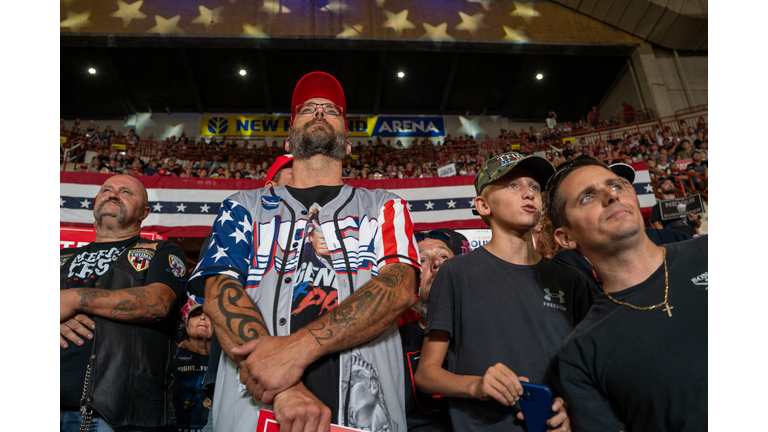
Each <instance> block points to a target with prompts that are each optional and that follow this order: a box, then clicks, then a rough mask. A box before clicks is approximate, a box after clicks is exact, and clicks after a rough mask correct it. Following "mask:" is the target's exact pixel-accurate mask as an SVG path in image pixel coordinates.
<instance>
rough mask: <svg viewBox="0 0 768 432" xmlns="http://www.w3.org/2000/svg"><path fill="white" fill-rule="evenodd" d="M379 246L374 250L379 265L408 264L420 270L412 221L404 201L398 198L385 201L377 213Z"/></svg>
mask: <svg viewBox="0 0 768 432" xmlns="http://www.w3.org/2000/svg"><path fill="white" fill-rule="evenodd" d="M378 220H379V232H380V242H377V243H378V244H379V245H380V247H379V248H378V250H377V251H376V262H377V264H378V266H379V267H383V266H385V265H387V264H391V263H396V262H400V263H405V264H410V265H412V266H413V267H415V268H416V270H418V271H419V273H420V272H421V267H420V266H419V250H418V248H417V247H416V238H415V237H414V236H413V221H412V220H411V214H410V213H409V212H408V207H407V206H406V202H405V201H404V200H402V199H400V198H395V199H393V200H390V201H387V202H386V203H385V204H384V205H383V206H382V207H381V211H380V213H379V218H378Z"/></svg>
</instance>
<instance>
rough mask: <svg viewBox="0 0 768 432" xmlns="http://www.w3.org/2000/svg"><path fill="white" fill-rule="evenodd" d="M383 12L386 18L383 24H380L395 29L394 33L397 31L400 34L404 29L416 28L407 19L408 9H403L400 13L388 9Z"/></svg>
mask: <svg viewBox="0 0 768 432" xmlns="http://www.w3.org/2000/svg"><path fill="white" fill-rule="evenodd" d="M384 13H385V14H386V15H387V20H386V21H384V24H382V25H381V26H382V27H384V28H386V27H389V28H391V29H392V30H394V31H395V33H397V35H398V36H400V34H401V33H402V32H403V30H405V29H412V28H416V26H415V25H413V23H412V22H410V21H408V9H404V10H403V11H402V12H400V13H392V12H390V11H388V10H385V11H384Z"/></svg>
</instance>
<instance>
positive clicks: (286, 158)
mask: <svg viewBox="0 0 768 432" xmlns="http://www.w3.org/2000/svg"><path fill="white" fill-rule="evenodd" d="M329 76H330V75H329ZM291 162H293V155H290V154H287V155H282V156H280V157H278V158H277V159H275V163H273V164H272V166H271V167H269V171H267V178H266V179H265V180H266V181H270V180H272V179H273V178H275V176H276V175H277V172H278V171H280V170H281V169H283V167H284V166H286V165H288V164H289V163H291Z"/></svg>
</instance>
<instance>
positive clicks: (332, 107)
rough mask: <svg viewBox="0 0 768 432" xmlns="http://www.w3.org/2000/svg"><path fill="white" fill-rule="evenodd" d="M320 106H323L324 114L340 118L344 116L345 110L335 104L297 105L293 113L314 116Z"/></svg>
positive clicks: (311, 103) (308, 103)
mask: <svg viewBox="0 0 768 432" xmlns="http://www.w3.org/2000/svg"><path fill="white" fill-rule="evenodd" d="M318 106H322V107H323V112H324V113H326V114H328V115H332V116H340V115H342V114H344V108H342V107H340V106H338V105H336V104H334V103H323V104H317V103H314V102H307V103H303V104H301V105H296V106H295V107H293V111H294V112H295V113H296V115H304V114H312V113H314V112H315V111H317V107H318Z"/></svg>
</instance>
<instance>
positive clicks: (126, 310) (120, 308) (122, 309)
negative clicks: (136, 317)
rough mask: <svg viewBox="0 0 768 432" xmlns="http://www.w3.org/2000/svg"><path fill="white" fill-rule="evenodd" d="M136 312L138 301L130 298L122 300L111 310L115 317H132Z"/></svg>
mask: <svg viewBox="0 0 768 432" xmlns="http://www.w3.org/2000/svg"><path fill="white" fill-rule="evenodd" d="M134 313H136V303H134V302H132V301H130V300H123V301H121V302H120V303H118V304H117V305H116V306H115V307H114V308H113V309H112V311H110V314H111V315H112V316H113V317H115V318H121V317H130V316H133V314H134Z"/></svg>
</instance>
